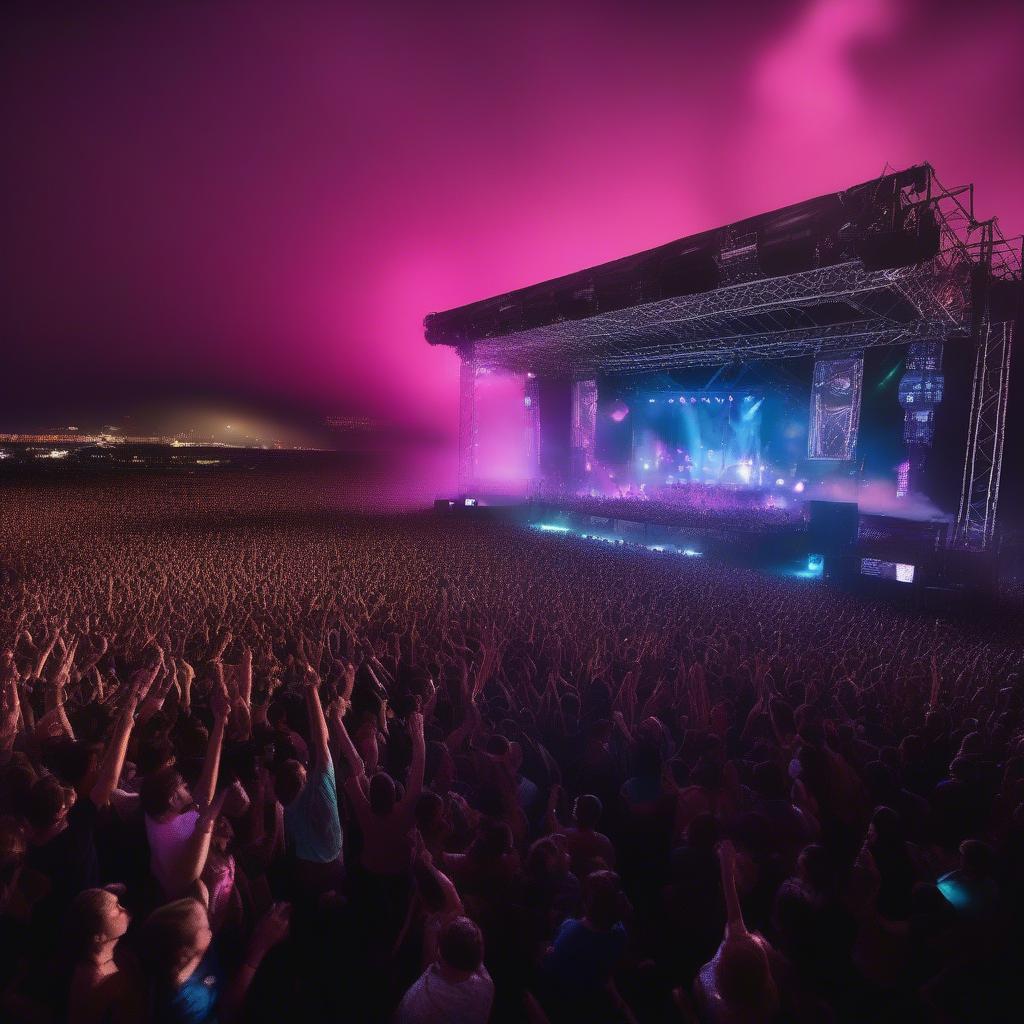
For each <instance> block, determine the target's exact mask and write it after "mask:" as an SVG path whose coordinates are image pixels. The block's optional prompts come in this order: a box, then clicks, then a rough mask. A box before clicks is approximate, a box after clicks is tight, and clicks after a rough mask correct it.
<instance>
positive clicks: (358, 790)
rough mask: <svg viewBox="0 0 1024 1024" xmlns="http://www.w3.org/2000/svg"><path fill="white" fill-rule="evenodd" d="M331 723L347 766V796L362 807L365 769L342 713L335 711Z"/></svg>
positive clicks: (364, 791)
mask: <svg viewBox="0 0 1024 1024" xmlns="http://www.w3.org/2000/svg"><path fill="white" fill-rule="evenodd" d="M339 706H340V702H339ZM333 721H334V724H335V729H336V733H337V737H338V750H339V752H340V754H341V756H342V757H343V758H344V760H345V764H347V765H348V770H349V776H348V779H347V780H346V782H345V788H346V790H348V794H349V796H350V797H352V799H353V801H355V802H356V803H358V804H359V805H360V806H364V805H365V804H366V790H367V788H368V786H369V783H368V781H367V778H366V767H365V765H364V764H363V759H362V758H361V757H360V756H359V751H358V750H356V747H355V744H354V743H353V742H352V737H351V736H349V734H348V729H346V728H345V722H344V721H343V719H342V712H341V711H340V710H338V711H335V713H334V715H333Z"/></svg>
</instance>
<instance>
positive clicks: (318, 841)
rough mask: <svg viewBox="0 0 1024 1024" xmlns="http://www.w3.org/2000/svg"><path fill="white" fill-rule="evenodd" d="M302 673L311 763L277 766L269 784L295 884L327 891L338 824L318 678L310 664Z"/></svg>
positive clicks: (338, 852) (338, 855)
mask: <svg viewBox="0 0 1024 1024" xmlns="http://www.w3.org/2000/svg"><path fill="white" fill-rule="evenodd" d="M304 668H305V676H304V678H303V684H304V686H305V695H306V708H307V710H308V712H309V731H310V744H309V747H310V761H311V763H310V765H309V768H308V769H307V768H306V766H305V765H303V764H302V763H301V762H300V761H297V760H295V759H292V758H289V759H288V760H287V761H284V762H283V763H282V764H281V765H279V766H278V769H277V772H276V775H275V780H274V782H275V790H276V792H277V798H278V799H279V800H280V801H281V803H282V805H283V806H284V828H285V836H286V838H287V841H288V845H289V848H290V850H291V852H292V853H293V854H294V857H295V860H296V870H297V876H298V877H297V882H298V884H299V885H300V887H302V888H303V889H308V890H310V891H313V892H326V891H328V890H330V889H333V888H336V887H337V885H338V883H339V882H340V878H341V864H342V841H343V840H342V832H341V819H340V817H339V815H338V789H337V785H336V783H335V779H334V764H333V762H332V761H331V751H330V742H329V736H328V731H327V720H326V719H325V717H324V711H323V706H322V705H321V703H320V694H319V693H318V691H317V687H318V685H319V683H320V677H319V676H318V675H317V674H316V672H315V671H314V670H313V668H312V667H311V666H310V665H306V666H304Z"/></svg>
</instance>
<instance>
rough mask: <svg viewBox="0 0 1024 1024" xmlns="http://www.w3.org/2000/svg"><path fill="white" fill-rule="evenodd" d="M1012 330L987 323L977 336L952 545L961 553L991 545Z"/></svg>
mask: <svg viewBox="0 0 1024 1024" xmlns="http://www.w3.org/2000/svg"><path fill="white" fill-rule="evenodd" d="M1013 326H1014V325H1013V323H1012V322H1008V321H1004V322H1002V323H995V324H993V323H988V322H987V321H985V322H983V323H982V324H981V328H980V330H979V332H978V338H977V348H976V352H975V362H974V384H973V388H972V393H971V418H970V421H969V426H968V432H967V453H966V458H965V459H964V475H963V485H962V490H961V494H960V508H959V511H958V513H957V518H956V529H955V531H954V535H953V543H954V545H955V546H956V547H959V548H967V549H971V550H983V549H985V548H987V547H988V546H989V544H990V543H991V542H992V536H993V534H994V532H995V524H996V507H997V505H998V502H999V478H1000V475H1001V473H1002V468H1003V445H1004V444H1005V441H1006V407H1007V399H1008V396H1009V387H1010V353H1011V349H1012V346H1013Z"/></svg>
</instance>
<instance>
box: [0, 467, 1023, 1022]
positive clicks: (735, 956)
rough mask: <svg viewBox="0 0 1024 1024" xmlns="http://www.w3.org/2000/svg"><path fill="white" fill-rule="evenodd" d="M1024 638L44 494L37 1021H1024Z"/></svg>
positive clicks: (376, 523)
mask: <svg viewBox="0 0 1024 1024" xmlns="http://www.w3.org/2000/svg"><path fill="white" fill-rule="evenodd" d="M1021 625H1022V624H1021V622H1020V621H1019V619H1017V618H1014V617H1012V616H1011V615H1009V614H1008V615H1007V617H1005V618H999V619H993V618H992V617H991V616H989V617H988V618H987V619H985V620H984V621H980V620H979V621H973V620H970V619H963V618H961V619H956V620H954V619H945V618H938V619H937V618H935V617H934V615H931V616H926V615H923V614H917V613H908V612H903V611H898V610H896V609H894V608H892V607H889V606H886V605H884V604H881V603H869V602H865V601H862V600H860V599H857V598H854V597H851V596H847V595H844V594H841V593H839V592H837V591H835V590H832V589H830V588H829V587H827V586H824V585H813V584H808V583H806V582H803V581H797V580H783V579H778V578H772V577H767V576H762V575H759V574H757V573H755V572H753V571H750V570H745V569H739V568H732V567H726V566H722V565H715V564H712V563H710V562H704V561H702V560H697V559H680V558H674V557H671V556H669V555H662V554H658V553H656V552H648V551H639V550H636V549H630V548H625V547H611V546H607V545H594V544H588V543H587V542H586V541H583V540H578V539H574V538H572V537H570V536H566V535H545V534H539V533H535V532H532V531H529V530H526V529H523V528H520V527H516V526H514V525H511V524H508V523H504V522H501V521H499V520H497V519H494V520H492V519H488V518H484V517H483V516H481V517H478V518H473V517H469V518H456V517H445V516H441V515H434V514H430V513H416V514H402V515H398V514H395V515H377V516H373V517H370V516H366V515H362V514H358V513H355V512H351V511H340V510H339V509H338V508H337V503H336V502H332V501H331V500H329V499H328V498H327V497H325V496H324V494H323V493H322V492H321V491H319V490H318V489H317V488H316V487H314V486H311V485H308V484H307V483H305V482H304V481H303V479H302V478H301V476H295V477H285V476H280V475H279V476H273V477H272V476H270V475H269V474H268V475H267V476H265V477H264V476H261V475H260V474H257V473H248V474H246V473H240V472H225V473H223V474H221V475H219V476H210V477H207V478H203V479H199V478H192V477H185V476H180V475H173V474H166V475H164V474H159V473H154V474H153V475H151V476H143V475H139V476H135V477H124V478H117V479H114V478H111V479H107V480H103V479H93V480H89V479H82V480H79V481H71V480H65V481H52V482H50V483H46V484H44V483H33V482H31V481H23V482H8V483H7V484H5V485H4V488H3V491H2V500H0V1018H2V1019H3V1020H5V1021H7V1020H10V1021H12V1022H18V1024H21V1022H25V1024H35V1022H56V1021H65V1020H67V1021H71V1022H73V1024H98V1022H110V1021H113V1022H130V1021H158V1022H164V1021H167V1022H188V1024H193V1022H202V1021H207V1022H213V1021H217V1022H220V1024H230V1022H232V1021H242V1022H247V1021H253V1022H262V1021H268V1022H269V1021H280V1020H294V1021H312V1022H317V1021H323V1022H341V1021H346V1022H347V1021H351V1022H363V1021H367V1022H375V1021H396V1022H398V1024H426V1022H431V1024H433V1022H437V1024H441V1022H448V1021H450V1022H466V1024H484V1022H486V1021H494V1022H505V1021H509V1022H513V1021H530V1022H535V1024H537V1022H543V1021H549V1022H551V1024H559V1022H563V1021H565V1022H567V1021H584V1020H585V1021H590V1022H602V1021H608V1022H612V1021H618V1022H633V1021H638V1022H647V1021H681V1022H694V1021H699V1022H708V1024H725V1022H728V1024H747V1022H750V1024H754V1022H762V1021H763V1022H790V1021H793V1022H799V1024H802V1022H819V1021H824V1022H831V1021H837V1022H843V1021H851V1022H852V1021H863V1020H873V1021H936V1022H942V1024H944V1022H948V1021H967V1020H997V1019H1006V1018H1005V1017H1001V1016H999V1014H1000V1013H1002V1012H1003V1011H1002V1010H1001V1009H1000V1000H1002V999H1003V998H1004V997H1005V995H1006V993H1007V992H1008V991H1010V985H1011V984H1014V985H1016V978H1015V976H1014V974H1013V973H1012V972H1013V971H1014V968H1015V966H1016V964H1018V963H1019V962H1020V961H1019V958H1020V955H1021V944H1020V936H1019V929H1015V928H1014V927H1013V922H1014V920H1015V919H1016V918H1017V916H1019V914H1020V912H1021V909H1022V907H1021V903H1022V893H1024V889H1022V884H1024V856H1022V854H1024V731H1022V730H1024V719H1022V707H1024V695H1022V692H1021V686H1020V677H1021V672H1022V667H1024V646H1022V643H1021V640H1022V635H1024V633H1022V629H1021Z"/></svg>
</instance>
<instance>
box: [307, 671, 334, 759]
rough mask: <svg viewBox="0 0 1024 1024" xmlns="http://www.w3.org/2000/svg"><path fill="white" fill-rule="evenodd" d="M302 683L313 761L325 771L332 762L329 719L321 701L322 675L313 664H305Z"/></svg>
mask: <svg viewBox="0 0 1024 1024" xmlns="http://www.w3.org/2000/svg"><path fill="white" fill-rule="evenodd" d="M304 668H305V675H304V676H303V678H302V685H303V687H304V688H305V691H306V711H307V713H308V714H309V737H310V741H311V743H312V751H311V753H312V755H313V763H314V765H315V766H316V768H317V769H319V770H320V771H323V769H325V768H326V767H327V765H328V764H329V763H330V759H331V743H330V735H329V733H328V732H327V719H326V718H324V709H323V705H322V704H321V703H320V693H319V690H318V687H319V685H320V676H319V675H318V674H317V672H316V669H314V668H313V666H312V665H309V664H307V665H305V667H304Z"/></svg>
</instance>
